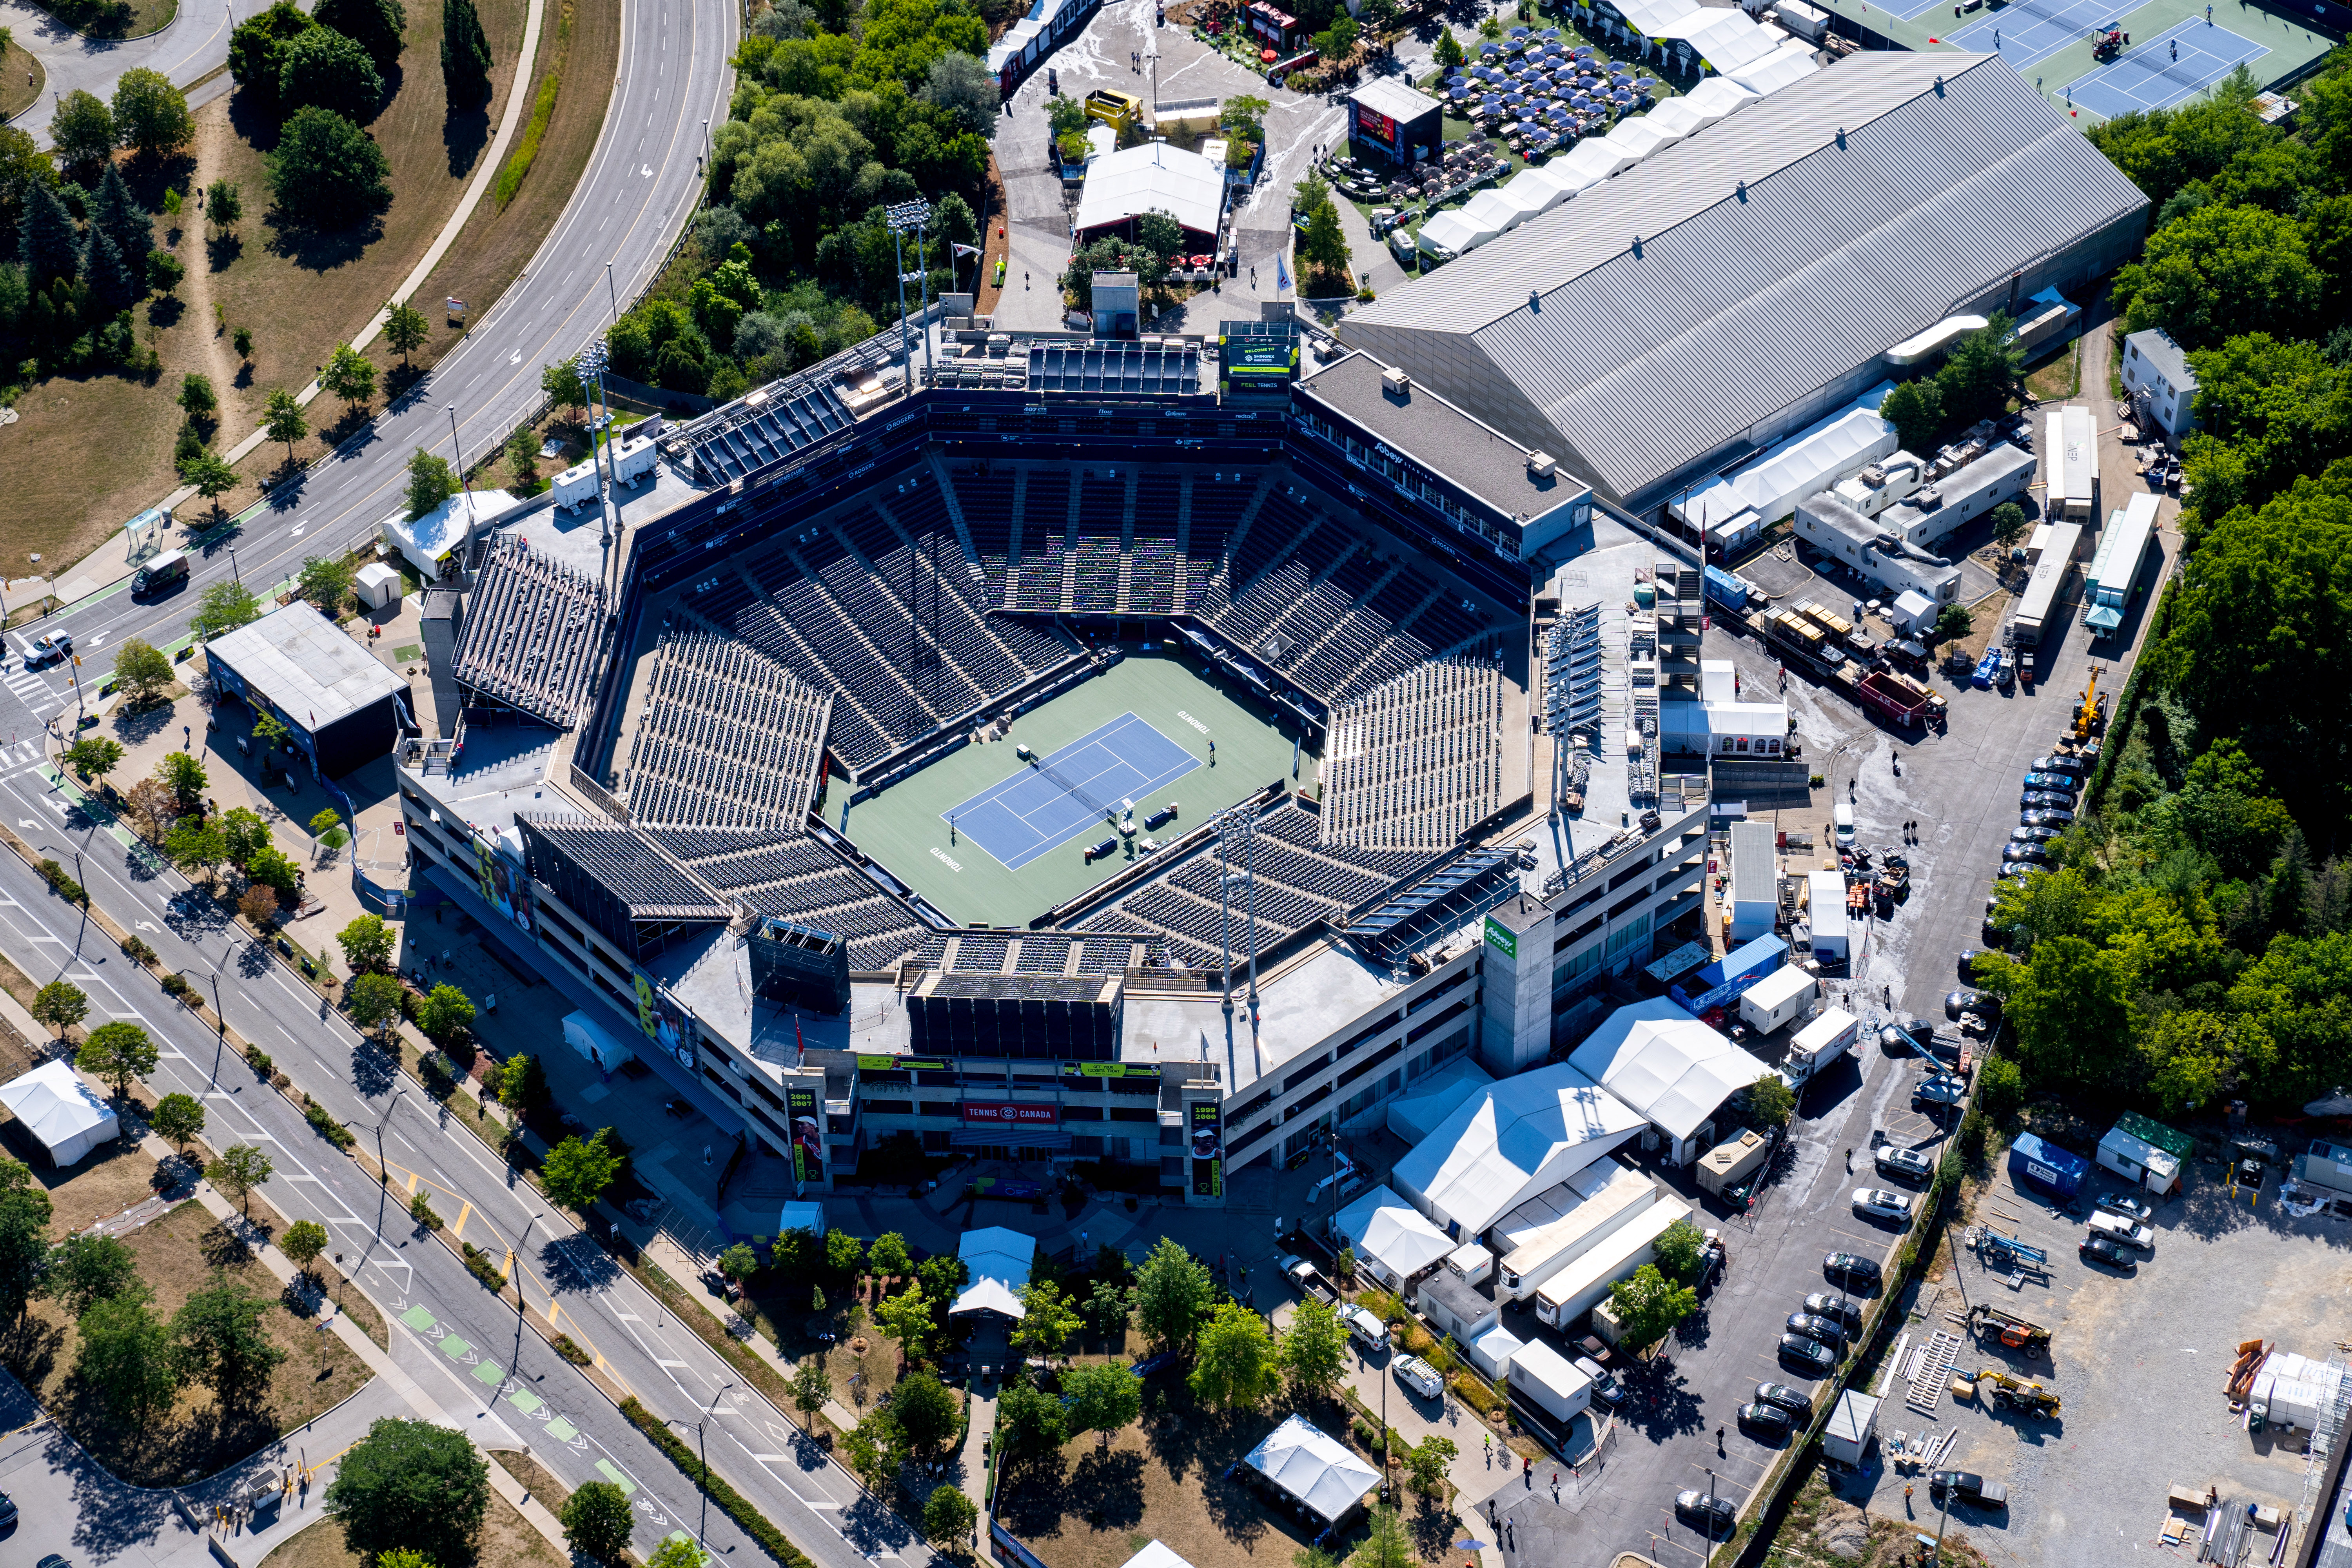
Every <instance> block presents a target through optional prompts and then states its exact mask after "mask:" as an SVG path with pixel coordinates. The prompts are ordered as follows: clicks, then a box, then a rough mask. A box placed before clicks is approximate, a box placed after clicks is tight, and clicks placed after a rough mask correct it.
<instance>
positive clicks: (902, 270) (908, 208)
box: [882, 197, 931, 395]
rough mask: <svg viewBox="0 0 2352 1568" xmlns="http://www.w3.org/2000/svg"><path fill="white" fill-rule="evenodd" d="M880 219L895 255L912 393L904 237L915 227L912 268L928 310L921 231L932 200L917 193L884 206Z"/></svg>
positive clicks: (926, 359) (926, 340)
mask: <svg viewBox="0 0 2352 1568" xmlns="http://www.w3.org/2000/svg"><path fill="white" fill-rule="evenodd" d="M882 219H883V221H884V222H885V223H887V224H888V225H889V226H890V253H891V254H892V255H893V256H895V257H896V258H898V353H899V356H900V357H901V358H902V359H904V360H905V361H906V363H907V383H906V384H907V391H908V395H912V394H913V392H914V390H915V386H914V382H915V351H914V349H913V348H912V346H910V345H909V344H908V341H907V248H906V238H905V237H906V235H907V232H908V230H909V229H911V230H913V231H914V235H915V269H916V271H917V272H918V273H919V274H920V280H921V281H922V283H923V286H924V288H923V304H924V308H925V309H927V310H928V309H929V306H930V275H929V273H927V272H923V270H922V263H923V231H924V228H925V226H927V225H928V224H929V222H930V221H931V204H930V203H929V202H927V201H924V200H922V199H921V198H919V197H918V198H917V199H916V200H914V201H911V202H899V203H897V204H895V205H891V206H887V207H884V208H883V209H882ZM923 363H924V365H925V367H926V368H928V367H929V364H930V363H931V334H930V333H929V331H925V332H924V333H923Z"/></svg>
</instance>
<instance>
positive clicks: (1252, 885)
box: [1216, 801, 1257, 1055]
mask: <svg viewBox="0 0 2352 1568" xmlns="http://www.w3.org/2000/svg"><path fill="white" fill-rule="evenodd" d="M1254 805H1255V803H1254V802H1249V801H1244V802H1243V803H1242V804H1241V805H1237V806H1234V807H1232V808H1231V809H1229V810H1227V811H1226V812H1224V813H1223V815H1222V816H1219V817H1218V818H1217V821H1216V833H1217V864H1218V868H1219V870H1218V876H1217V913H1218V941H1219V942H1220V944H1221V945H1222V947H1223V954H1224V969H1223V983H1222V984H1223V992H1224V1004H1223V1005H1224V1014H1225V1051H1226V1054H1227V1055H1231V1054H1232V1052H1233V1048H1234V908H1233V895H1234V889H1236V888H1239V889H1242V890H1243V899H1244V916H1245V918H1246V920H1247V921H1248V933H1247V940H1248V942H1249V1020H1250V1049H1251V1051H1252V1053H1253V1054H1255V1051H1256V1050H1257V865H1256V862H1257V856H1256V853H1255V831H1256V826H1257V814H1256V812H1255V810H1254V809H1253V806H1254ZM1236 851H1238V853H1239V858H1240V861H1241V869H1240V870H1238V871H1237V870H1235V869H1234V858H1235V854H1236Z"/></svg>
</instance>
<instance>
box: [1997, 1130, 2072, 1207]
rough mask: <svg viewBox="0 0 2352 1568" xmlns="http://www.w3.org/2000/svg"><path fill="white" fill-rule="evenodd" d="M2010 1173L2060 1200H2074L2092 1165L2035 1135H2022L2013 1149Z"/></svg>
mask: <svg viewBox="0 0 2352 1568" xmlns="http://www.w3.org/2000/svg"><path fill="white" fill-rule="evenodd" d="M2009 1173H2010V1174H2011V1175H2012V1176H2015V1177H2017V1178H2018V1179H2019V1180H2021V1181H2024V1182H2030V1183H2032V1184H2033V1185H2035V1186H2037V1187H2040V1188H2042V1190H2043V1191H2044V1192H2048V1193H2051V1194H2054V1195H2056V1196H2058V1197H2062V1198H2071V1197H2073V1196H2074V1194H2076V1193H2078V1192H2080V1191H2082V1189H2083V1178H2084V1176H2087V1175H2089V1174H2090V1173H2091V1163H2090V1162H2089V1161H2088V1160H2085V1159H2084V1158H2083V1156H2081V1155H2080V1154H2074V1153H2069V1152H2067V1151H2065V1150H2063V1149H2061V1148H2059V1147H2058V1146H2057V1145H2056V1144H2054V1143H2050V1142H2044V1141H2043V1140H2042V1139H2041V1138H2038V1137H2036V1136H2035V1135H2034V1134H2032V1133H2031V1132H2021V1133H2019V1134H2018V1136H2017V1142H2014V1143H2011V1145H2010V1146H2009Z"/></svg>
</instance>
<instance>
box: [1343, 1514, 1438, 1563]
mask: <svg viewBox="0 0 2352 1568" xmlns="http://www.w3.org/2000/svg"><path fill="white" fill-rule="evenodd" d="M1365 1525H1366V1530H1365V1533H1364V1540H1363V1543H1362V1544H1361V1545H1360V1546H1358V1547H1357V1548H1356V1550H1355V1552H1354V1553H1353V1554H1352V1555H1351V1556H1349V1559H1348V1563H1349V1568H1416V1565H1417V1564H1418V1563H1420V1562H1421V1553H1420V1552H1418V1551H1417V1550H1415V1549H1414V1547H1413V1544H1412V1536H1411V1535H1410V1534H1409V1533H1407V1531H1406V1530H1405V1527H1404V1520H1403V1519H1402V1516H1400V1515H1399V1514H1398V1512H1397V1510H1394V1509H1392V1508H1375V1509H1374V1510H1372V1511H1371V1514H1370V1517H1369V1518H1368V1519H1367V1520H1366V1521H1365Z"/></svg>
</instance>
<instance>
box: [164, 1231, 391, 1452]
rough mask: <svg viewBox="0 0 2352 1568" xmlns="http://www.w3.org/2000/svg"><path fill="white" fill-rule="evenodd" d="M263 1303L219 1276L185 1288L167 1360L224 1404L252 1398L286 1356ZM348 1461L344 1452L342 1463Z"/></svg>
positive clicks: (242, 1404) (236, 1405) (228, 1406)
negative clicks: (188, 1289)
mask: <svg viewBox="0 0 2352 1568" xmlns="http://www.w3.org/2000/svg"><path fill="white" fill-rule="evenodd" d="M269 1306H270V1303H269V1300H268V1298H267V1297H264V1296H257V1295H255V1294H253V1293H252V1292H251V1291H249V1290H247V1289H246V1288H245V1287H244V1286H242V1285H240V1284H237V1283H236V1281H234V1280H232V1279H227V1278H226V1277H225V1276H215V1279H214V1282H213V1283H212V1284H210V1285H207V1286H205V1288H203V1289H199V1290H196V1291H194V1292H193V1293H192V1294H190V1296H189V1297H188V1299H187V1300H185V1301H184V1302H182V1303H181V1306H180V1310H178V1311H176V1312H174V1313H173V1314H172V1350H173V1362H174V1363H175V1364H176V1365H177V1367H178V1370H179V1372H180V1374H181V1375H182V1376H184V1377H185V1378H187V1379H189V1380H190V1381H191V1382H194V1383H202V1384H206V1385H208V1386H209V1387H210V1388H211V1389H212V1391H213V1396H214V1397H215V1399H217V1400H219V1401H220V1403H221V1405H222V1406H223V1407H224V1408H226V1409H231V1410H235V1409H240V1408H243V1407H245V1406H247V1405H251V1404H253V1403H255V1402H257V1401H258V1400H259V1399H260V1398H261V1396H262V1395H263V1394H267V1393H268V1389H269V1379H270V1374H271V1373H275V1372H276V1371H277V1370H278V1364H279V1363H281V1362H283V1361H285V1359H286V1352H284V1351H282V1350H280V1349H278V1346H277V1344H276V1343H274V1342H272V1341H271V1340H270V1337H269V1331H268V1329H266V1328H264V1327H263V1326H262V1322H261V1320H262V1319H263V1317H265V1316H266V1315H267V1314H268V1311H269ZM350 1462H351V1461H350V1457H349V1456H348V1455H347V1456H345V1458H344V1464H345V1466H346V1468H348V1467H349V1465H350Z"/></svg>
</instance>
